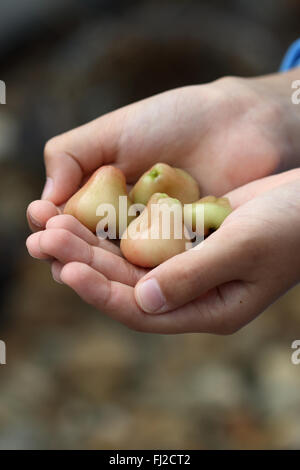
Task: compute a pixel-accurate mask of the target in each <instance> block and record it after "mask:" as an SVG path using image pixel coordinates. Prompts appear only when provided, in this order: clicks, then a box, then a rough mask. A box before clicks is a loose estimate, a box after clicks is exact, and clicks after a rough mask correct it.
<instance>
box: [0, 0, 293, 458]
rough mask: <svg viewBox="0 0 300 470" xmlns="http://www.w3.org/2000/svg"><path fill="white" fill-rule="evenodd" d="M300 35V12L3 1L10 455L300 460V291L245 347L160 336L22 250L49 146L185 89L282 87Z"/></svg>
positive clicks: (5, 436) (3, 267) (138, 1)
mask: <svg viewBox="0 0 300 470" xmlns="http://www.w3.org/2000/svg"><path fill="white" fill-rule="evenodd" d="M225 3H226V7H225ZM299 19H300V3H299V1H297V0H259V1H251V2H250V1H248V0H228V1H227V2H223V1H220V0H209V1H208V0H207V1H192V0H177V1H175V0H173V1H171V0H169V1H167V0H165V1H164V2H162V1H155V0H144V1H143V0H128V1H126V0H64V1H61V0H39V1H38V0H24V1H22V2H20V1H18V0H1V6H0V79H1V80H4V81H5V82H6V85H7V104H6V105H1V106H0V215H1V225H0V227H1V228H0V237H1V244H0V256H1V263H0V296H1V297H0V302H1V312H0V339H2V340H4V341H5V342H6V344H7V365H5V366H4V365H3V366H0V448H2V449H8V448H9V449H40V448H43V449H114V448H115V449H130V448H131V449H132V448H158V449H159V448H161V449H163V448H171V449H176V448H177V449H178V448H188V449H227V448H234V449H248V448H250V449H251V448H259V449H261V448H300V395H299V390H300V366H298V367H297V366H295V365H292V363H291V359H290V358H291V352H292V350H291V343H292V341H293V340H294V339H300V328H299V303H300V290H299V287H297V288H295V289H294V290H292V291H291V292H289V293H288V294H287V295H286V296H285V297H284V298H282V299H281V300H280V301H278V302H277V303H276V304H275V305H273V306H272V307H270V308H269V309H268V310H267V311H266V312H265V313H264V314H263V315H262V316H261V317H260V318H259V319H257V320H256V321H254V322H253V323H252V324H251V325H249V326H247V327H246V328H244V329H243V330H242V331H240V332H239V333H237V334H235V335H233V336H229V337H217V336H209V335H200V334H198V335H194V334H188V335H181V336H159V335H147V334H141V333H135V332H132V331H129V330H127V329H126V328H125V327H123V326H121V325H118V324H116V323H114V322H113V321H111V320H110V319H107V318H105V317H104V316H102V315H101V314H100V313H99V312H97V311H95V310H93V309H92V308H91V307H89V306H87V305H85V304H84V303H83V302H82V301H81V300H80V299H79V298H77V296H76V295H75V294H74V293H73V292H71V291H70V290H69V289H68V288H66V287H65V286H61V285H58V284H56V283H55V282H54V281H53V280H52V278H51V275H50V272H49V266H48V265H47V264H46V263H40V262H37V261H35V260H33V259H31V258H29V256H28V254H27V252H26V251H25V248H24V241H25V239H26V236H27V234H28V229H27V226H26V222H25V208H26V206H27V204H28V203H29V202H30V201H31V200H33V199H37V198H39V196H40V193H41V189H42V186H43V183H44V168H43V159H42V153H43V146H44V143H45V141H46V140H47V139H48V138H50V137H52V136H54V135H56V134H57V133H61V132H63V131H65V130H67V129H70V128H72V127H74V126H78V125H80V124H82V123H84V122H86V121H89V120H91V119H93V118H95V117H97V116H99V115H100V114H102V113H106V112H108V111H111V110H113V109H115V108H117V107H119V106H122V105H126V104H128V103H130V102H132V101H135V100H138V99H141V98H143V97H146V96H149V95H151V94H154V93H157V92H160V91H164V90H167V89H170V88H173V87H177V86H181V85H187V84H195V83H203V82H206V81H210V80H214V79H216V78H218V77H220V76H222V75H226V74H233V75H243V76H251V75H253V76H254V75H257V74H264V73H269V72H273V71H276V70H277V69H278V66H279V64H280V61H281V58H282V56H283V54H284V52H285V50H286V48H287V47H288V45H289V44H290V43H291V42H292V41H293V40H294V39H296V38H297V37H298V36H299Z"/></svg>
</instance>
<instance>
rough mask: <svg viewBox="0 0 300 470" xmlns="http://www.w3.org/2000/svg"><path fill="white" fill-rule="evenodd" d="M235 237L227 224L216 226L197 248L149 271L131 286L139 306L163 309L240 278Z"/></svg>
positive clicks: (161, 310) (146, 309) (158, 311)
mask: <svg viewBox="0 0 300 470" xmlns="http://www.w3.org/2000/svg"><path fill="white" fill-rule="evenodd" d="M239 236H240V234H239ZM236 238H237V237H236V236H235V234H234V233H233V230H232V229H231V227H230V228H229V229H228V228H227V229H225V228H220V229H219V230H218V231H216V232H215V233H214V234H213V235H211V236H210V237H209V238H207V239H206V240H205V241H204V242H202V243H201V244H200V245H198V246H197V247H195V248H193V249H191V250H189V251H187V252H185V253H182V254H180V255H177V256H175V257H173V258H171V259H169V260H168V261H166V262H165V263H163V264H161V265H160V266H158V267H157V268H155V269H154V270H152V271H150V272H149V273H148V274H146V276H145V277H144V278H142V279H141V280H140V281H139V282H138V284H137V286H136V288H135V294H136V300H137V302H138V304H139V305H140V307H141V308H142V309H143V310H144V311H145V312H148V313H163V312H167V311H170V310H174V309H176V308H178V307H180V306H181V305H184V304H186V303H188V302H190V301H192V300H194V299H196V298H197V297H199V296H200V295H202V294H204V293H205V292H207V291H208V290H210V289H212V288H214V287H216V286H218V285H220V284H223V283H226V282H230V281H232V280H238V279H240V275H241V273H242V272H243V269H245V267H244V265H243V262H244V261H243V259H242V258H241V256H242V255H241V252H242V253H243V252H244V251H245V250H241V249H240V248H239V249H237V246H236V241H235V240H236ZM240 239H241V237H240V238H239V242H240V243H241V241H240ZM248 250H249V247H248Z"/></svg>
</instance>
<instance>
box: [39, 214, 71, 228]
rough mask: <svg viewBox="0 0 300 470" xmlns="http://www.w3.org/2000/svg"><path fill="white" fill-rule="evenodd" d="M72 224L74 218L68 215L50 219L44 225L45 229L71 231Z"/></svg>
mask: <svg viewBox="0 0 300 470" xmlns="http://www.w3.org/2000/svg"><path fill="white" fill-rule="evenodd" d="M73 224H74V217H73V216H72V215H69V214H60V215H55V216H54V217H51V219H49V220H48V222H47V224H46V228H53V229H54V228H61V229H71V228H72V227H73Z"/></svg>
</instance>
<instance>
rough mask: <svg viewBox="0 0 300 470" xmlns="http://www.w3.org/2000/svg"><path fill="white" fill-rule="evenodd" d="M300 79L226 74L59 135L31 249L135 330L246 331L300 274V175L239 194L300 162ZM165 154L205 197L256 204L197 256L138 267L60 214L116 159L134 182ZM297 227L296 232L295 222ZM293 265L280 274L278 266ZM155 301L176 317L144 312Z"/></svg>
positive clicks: (48, 157)
mask: <svg viewBox="0 0 300 470" xmlns="http://www.w3.org/2000/svg"><path fill="white" fill-rule="evenodd" d="M291 73H295V72H291ZM290 80H291V74H290V73H289V74H282V75H280V76H269V77H263V78H257V79H250V80H249V79H237V78H226V79H222V80H218V81H216V82H213V83H211V84H208V85H201V86H195V87H187V88H183V89H179V90H174V91H171V92H168V93H164V94H162V95H158V96H156V97H153V98H151V99H149V100H145V101H142V102H140V103H136V104H134V105H131V106H129V107H126V108H124V109H122V110H118V111H116V112H114V113H111V114H109V115H107V116H103V117H101V118H99V119H97V120H95V121H93V122H92V123H89V124H87V125H85V126H82V127H80V128H78V129H75V130H73V131H70V132H68V133H66V134H62V135H61V136H59V137H56V138H54V139H52V140H51V141H50V142H49V143H48V144H47V146H46V149H45V162H46V170H47V176H48V180H47V181H48V182H47V185H46V188H45V192H44V195H43V198H44V200H43V201H36V202H34V203H32V204H31V205H30V206H29V209H28V219H29V223H30V226H31V227H32V229H33V230H34V231H38V232H37V233H35V234H33V235H31V237H29V239H28V249H29V251H30V253H32V254H33V256H35V257H38V258H41V259H52V260H53V259H54V260H55V261H54V262H53V273H54V276H55V277H56V278H57V279H59V280H62V281H63V282H64V283H66V284H68V285H69V286H70V287H72V288H73V289H74V290H75V291H76V292H77V293H78V294H79V295H80V296H81V297H82V298H83V299H84V300H86V301H87V302H89V303H93V304H94V305H95V306H96V307H97V308H99V309H100V310H101V311H102V312H103V313H107V314H108V315H110V316H112V317H113V318H115V319H117V320H119V321H121V322H123V323H124V324H126V325H128V326H130V327H132V328H134V329H138V330H141V331H151V332H160V333H179V332H185V331H210V332H219V333H221V332H230V331H234V330H235V329H237V328H239V327H240V326H242V325H243V324H245V323H246V322H247V321H249V320H250V319H252V318H254V317H255V316H256V315H257V314H258V313H260V311H262V309H263V308H265V306H266V305H268V304H269V303H270V302H271V301H273V300H274V299H275V298H276V296H278V295H280V294H281V292H283V291H284V290H286V289H288V288H289V287H290V286H291V285H292V284H293V282H297V280H299V271H297V268H298V266H299V261H298V260H296V262H294V260H293V261H291V262H290V259H289V256H290V253H292V252H293V251H295V252H296V253H298V252H299V247H298V242H299V240H298V238H297V240H296V239H295V237H294V235H295V234H297V230H298V231H299V227H298V225H297V224H298V212H299V208H298V209H297V208H296V203H297V202H298V200H299V198H298V197H297V194H298V192H299V173H298V174H296V173H295V172H292V173H291V174H289V173H286V174H282V175H276V176H272V177H269V178H266V180H267V181H265V180H264V179H261V180H258V181H255V182H253V183H251V184H250V185H246V186H244V187H241V188H240V189H237V190H234V188H236V187H237V186H241V185H243V184H244V183H246V182H248V181H253V180H255V179H257V178H261V177H263V176H265V175H268V174H271V173H273V172H274V171H277V170H279V169H283V168H288V167H292V166H293V165H294V166H295V165H296V164H297V163H296V158H294V160H293V155H295V156H297V155H300V152H299V149H300V144H299V139H300V137H299V132H298V129H299V113H298V110H297V109H296V107H295V106H294V107H292V106H291V104H290V95H289V83H290ZM158 116H159V125H158ZM282 116H284V119H282ZM250 143H251V145H250ZM183 156H184V158H183ZM158 159H159V160H160V161H162V162H164V163H168V164H170V165H172V166H174V167H181V168H183V169H184V170H187V171H189V172H191V169H192V174H193V176H195V178H196V179H197V181H198V182H199V184H200V186H201V189H202V191H203V195H206V194H215V195H216V196H220V195H222V194H224V193H226V192H227V191H231V192H230V193H229V195H228V196H229V199H230V202H231V203H232V204H233V207H234V208H236V207H238V206H239V205H241V204H244V203H245V204H244V205H241V207H239V208H238V209H237V210H236V211H234V213H233V214H231V215H229V217H228V218H227V219H226V221H225V222H224V224H223V225H222V226H221V228H220V229H219V230H217V231H216V232H215V233H214V234H213V235H211V236H210V237H208V238H207V240H205V241H204V242H203V243H202V244H201V249H200V250H198V251H197V252H196V251H194V250H193V249H192V250H190V251H187V252H186V253H182V254H179V255H177V256H175V257H174V258H171V259H169V260H167V261H166V262H165V263H163V264H161V265H160V266H158V267H157V268H155V269H154V270H153V271H150V272H147V271H146V270H145V269H143V268H139V267H136V266H133V265H132V264H130V263H128V262H127V261H126V260H125V259H124V258H122V257H121V256H120V252H119V250H118V248H117V247H115V245H112V244H110V243H109V242H107V241H106V242H105V243H104V241H99V240H98V239H97V238H96V237H95V236H94V235H92V234H91V232H90V231H89V230H87V229H86V228H85V227H84V226H82V225H81V224H80V223H79V222H78V221H77V220H76V219H74V218H73V217H71V216H68V215H58V214H59V213H60V210H59V209H58V206H59V205H61V204H65V203H66V201H67V200H68V199H69V198H70V197H71V196H72V195H73V194H74V193H75V192H76V191H77V190H78V188H79V187H80V185H81V183H82V181H83V180H85V179H86V178H87V177H89V176H90V175H91V174H92V172H93V171H94V170H95V169H96V168H98V167H101V166H103V165H108V164H109V165H114V166H116V167H118V168H119V169H121V170H122V171H123V172H124V174H125V176H126V178H127V181H128V182H129V183H134V182H135V181H136V180H137V179H138V178H139V176H140V175H141V174H142V173H143V172H145V171H146V170H147V169H148V168H150V167H151V166H152V165H154V164H155V162H156V161H157V160H158ZM295 171H296V170H295ZM281 176H283V178H284V179H285V181H284V183H286V184H285V186H283V185H281V182H280V181H279V180H280V178H281ZM291 179H293V180H294V183H293V185H292V182H291ZM288 181H290V183H288ZM297 181H298V183H297ZM297 184H298V186H297ZM275 186H278V188H277V189H272V191H271V188H272V187H275ZM266 189H267V190H268V194H269V196H267V193H265V194H264V191H266ZM297 191H298V192H297ZM258 194H260V195H259V196H257V195H258ZM249 199H250V200H249ZM290 200H292V201H293V204H292V205H291V204H289V201H290ZM247 201H248V202H247ZM276 207H280V209H281V210H280V211H279V210H275V209H276ZM293 208H294V209H295V211H294V210H293ZM297 210H298V212H297ZM296 212H297V215H295V214H296ZM266 214H267V217H266ZM57 215H58V216H57ZM56 216H57V217H56ZM282 216H283V217H282ZM291 224H292V225H293V230H292V231H291V230H288V229H287V227H290V226H291ZM275 226H276V231H275V232H274V230H271V227H275ZM277 226H278V230H277ZM46 227H47V229H46V230H45V231H44V229H45V228H46ZM245 227H247V229H246V230H245ZM294 227H295V229H294ZM248 228H249V230H248ZM270 230H271V232H270ZM270 240H272V243H270ZM287 246H289V251H287V249H286V247H287ZM104 247H105V249H103V248H104ZM111 251H112V252H113V253H111ZM288 266H289V268H287V267H288ZM282 269H284V270H285V271H284V272H283V273H282V276H281V278H280V279H279V276H278V274H277V277H276V273H278V271H280V270H282ZM145 275H146V277H144V278H143V276H145ZM232 277H233V279H231V278H232ZM142 278H143V280H142ZM146 279H149V280H150V281H151V282H150V284H148V285H147V283H146V282H144V281H145V280H146ZM139 280H140V282H139V283H138V281H139ZM142 282H143V284H144V287H145V289H143V288H142V287H143V285H142ZM149 286H150V287H149ZM151 286H152V287H151ZM143 290H144V292H143ZM155 292H156V294H155ZM151 296H152V301H151V302H150V303H151V306H152V310H153V307H156V312H157V313H162V312H167V313H164V314H162V315H149V314H146V313H144V312H145V311H150V310H151V308H150V309H149V306H147V298H148V300H149V298H151ZM135 299H136V300H135ZM155 299H156V300H155ZM155 302H156V305H154V304H155ZM148 303H149V302H148ZM159 304H161V305H163V306H162V307H161V306H159Z"/></svg>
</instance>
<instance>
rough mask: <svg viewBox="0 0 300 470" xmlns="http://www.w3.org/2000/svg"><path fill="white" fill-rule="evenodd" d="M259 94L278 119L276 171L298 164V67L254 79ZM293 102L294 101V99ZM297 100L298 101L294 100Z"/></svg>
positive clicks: (299, 117)
mask: <svg viewBox="0 0 300 470" xmlns="http://www.w3.org/2000/svg"><path fill="white" fill-rule="evenodd" d="M250 80H255V82H256V84H257V86H258V87H260V93H261V94H263V96H264V98H265V99H266V100H267V101H269V102H270V103H271V107H272V108H273V110H274V114H277V115H278V117H279V119H278V123H277V126H278V128H277V132H278V135H279V136H280V142H279V152H280V163H279V168H278V170H279V171H285V170H289V169H291V168H296V167H298V166H300V132H299V128H300V102H299V101H300V100H299V98H300V94H299V92H298V95H297V96H298V99H297V100H295V92H296V91H297V89H296V88H293V84H294V87H295V86H296V85H297V84H295V82H296V80H300V67H297V68H294V69H291V70H290V71H288V72H285V73H277V74H274V75H267V76H264V77H258V78H255V79H250ZM296 101H297V102H296ZM298 102H299V103H298Z"/></svg>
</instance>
